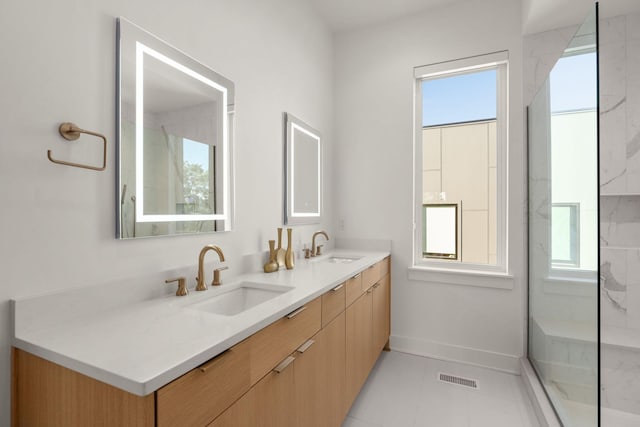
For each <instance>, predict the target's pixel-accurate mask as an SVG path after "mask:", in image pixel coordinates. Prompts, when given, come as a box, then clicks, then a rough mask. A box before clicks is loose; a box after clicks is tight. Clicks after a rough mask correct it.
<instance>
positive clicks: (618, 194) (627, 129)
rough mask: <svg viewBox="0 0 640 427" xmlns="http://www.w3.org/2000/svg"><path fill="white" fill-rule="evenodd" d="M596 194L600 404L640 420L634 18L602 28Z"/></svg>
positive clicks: (639, 29) (637, 36) (639, 22)
mask: <svg viewBox="0 0 640 427" xmlns="http://www.w3.org/2000/svg"><path fill="white" fill-rule="evenodd" d="M600 194H601V197H600V256H601V258H600V297H601V298H600V315H601V337H602V347H601V355H602V360H601V369H602V372H601V391H602V404H603V406H606V407H610V408H613V409H617V410H621V411H625V412H632V413H636V414H640V348H639V347H638V346H637V343H640V14H633V15H625V16H619V17H615V18H611V19H606V20H602V21H601V22H600ZM634 342H635V344H634Z"/></svg>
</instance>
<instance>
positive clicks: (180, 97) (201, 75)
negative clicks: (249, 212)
mask: <svg viewBox="0 0 640 427" xmlns="http://www.w3.org/2000/svg"><path fill="white" fill-rule="evenodd" d="M116 34H117V48H118V55H117V57H118V61H117V76H118V84H117V106H118V111H117V114H116V117H117V122H118V123H117V130H118V140H117V147H118V157H119V162H118V166H119V168H118V174H117V176H118V178H117V189H118V191H117V192H118V200H117V206H118V214H117V237H119V238H121V239H129V238H137V237H151V236H165V235H173V234H189V233H203V232H216V231H228V230H230V229H231V225H232V224H231V222H232V221H231V219H232V211H231V208H232V194H233V182H232V177H233V174H232V165H233V157H232V154H233V150H232V148H233V144H232V142H233V138H232V137H233V113H234V85H233V82H232V81H230V80H229V79H227V78H225V77H223V76H221V75H220V74H218V73H216V72H215V71H213V70H211V69H210V68H208V67H206V66H205V65H203V64H201V63H200V62H198V61H196V60H194V59H193V58H191V57H189V56H187V55H186V54H184V53H182V52H180V51H179V50H177V49H175V48H174V47H172V46H170V45H168V44H167V43H165V42H163V41H162V40H160V39H158V38H157V37H155V36H154V35H152V34H150V33H148V32H146V31H145V30H143V29H141V28H139V27H137V26H136V25H134V24H132V23H131V22H129V21H127V20H125V19H123V18H119V19H118V20H117V32H116Z"/></svg>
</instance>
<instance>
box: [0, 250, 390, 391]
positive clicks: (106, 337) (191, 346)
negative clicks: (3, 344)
mask: <svg viewBox="0 0 640 427" xmlns="http://www.w3.org/2000/svg"><path fill="white" fill-rule="evenodd" d="M349 255H351V256H354V257H355V256H358V257H362V258H360V259H357V260H354V261H352V262H349V263H344V264H342V263H329V262H326V258H328V257H329V256H349ZM388 255H389V252H385V251H364V250H344V249H340V250H334V251H331V253H329V254H327V255H324V256H323V257H319V258H317V259H313V260H304V259H303V260H297V261H296V266H295V269H293V270H284V269H281V270H280V271H278V272H276V273H271V274H265V273H255V274H247V275H242V276H238V277H236V278H235V279H234V280H233V282H230V283H228V284H226V283H224V281H223V284H222V285H221V286H220V287H216V288H211V287H210V288H209V290H207V291H205V292H195V291H190V293H189V295H187V296H185V297H176V296H173V295H172V296H170V297H158V298H152V299H148V300H142V301H134V302H131V303H127V302H126V296H124V297H123V296H122V295H113V298H115V299H116V300H117V301H118V304H112V305H111V306H110V307H109V308H106V309H105V308H104V307H105V302H104V299H105V298H109V295H110V294H109V292H110V290H109V289H105V287H102V288H97V287H96V289H95V293H93V294H92V292H93V290H92V289H89V290H87V288H83V289H82V290H80V291H78V292H77V294H74V293H73V291H66V292H62V293H57V294H51V295H44V296H37V297H28V298H20V299H15V300H12V307H13V316H14V329H15V330H14V338H13V345H14V346H15V347H17V348H20V349H22V350H25V351H28V352H30V353H33V354H35V355H37V356H40V357H42V358H44V359H47V360H49V361H52V362H54V363H57V364H59V365H62V366H65V367H67V368H69V369H72V370H74V371H77V372H80V373H82V374H84V375H87V376H89V377H92V378H95V379H97V380H100V381H103V382H105V383H107V384H111V385H113V386H115V387H118V388H120V389H123V390H126V391H128V392H130V393H133V394H136V395H139V396H146V395H148V394H150V393H153V392H154V391H156V390H157V389H159V388H160V387H162V386H164V385H165V384H167V383H169V382H171V381H173V380H174V379H176V378H178V377H179V376H181V375H183V374H185V373H186V372H188V371H190V370H191V369H193V368H195V367H197V366H199V365H201V364H202V363H204V362H206V361H207V360H209V359H211V358H212V357H214V356H216V355H218V354H220V353H221V352H223V351H224V350H226V349H228V348H229V347H231V346H233V345H235V344H237V343H238V342H240V341H242V340H243V339H245V338H247V337H248V336H250V335H252V334H253V333H255V332H257V331H258V330H260V329H262V328H264V327H265V326H267V325H269V324H271V323H273V322H274V321H276V320H278V319H279V318H281V317H283V316H284V315H286V314H288V313H290V312H291V311H293V310H295V309H297V308H298V307H300V306H301V305H303V304H305V303H307V302H309V301H311V300H312V299H314V298H316V297H318V296H319V295H322V294H323V293H325V292H326V291H328V290H329V289H331V288H333V287H335V286H336V285H338V284H340V283H342V282H344V281H345V280H346V279H348V278H350V277H352V276H353V275H355V274H357V273H359V272H360V271H362V270H364V269H365V268H367V267H368V266H369V265H371V264H373V263H375V262H378V261H380V260H382V259H383V258H384V257H386V256H388ZM242 281H249V282H258V283H264V284H270V285H277V286H288V287H291V288H292V289H291V290H290V291H288V292H285V293H283V294H281V295H278V296H276V297H275V298H273V299H271V300H268V301H266V302H264V303H262V304H259V305H257V306H255V307H253V308H250V309H249V310H247V311H245V312H242V313H239V314H237V315H235V316H222V315H217V314H212V313H207V312H204V311H201V310H197V309H195V308H193V307H190V306H191V305H192V304H196V303H198V302H202V301H204V300H206V299H209V298H211V297H214V296H216V295H219V294H221V293H224V292H227V291H228V290H229V289H230V288H231V287H234V286H235V285H236V284H238V283H240V282H242ZM158 286H165V285H164V284H163V283H162V284H158ZM91 288H94V287H91ZM114 292H115V290H113V291H112V293H114ZM92 304H95V309H92ZM76 305H77V306H78V307H79V308H78V310H76V311H75V312H74V309H73V307H75V306H76ZM107 306H108V304H107ZM101 307H102V308H103V309H100V308H101Z"/></svg>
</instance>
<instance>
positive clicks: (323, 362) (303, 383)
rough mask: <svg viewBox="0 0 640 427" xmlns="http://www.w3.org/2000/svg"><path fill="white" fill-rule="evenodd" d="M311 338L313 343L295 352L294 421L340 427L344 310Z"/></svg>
mask: <svg viewBox="0 0 640 427" xmlns="http://www.w3.org/2000/svg"><path fill="white" fill-rule="evenodd" d="M313 340H314V344H313V346H311V347H309V348H308V349H306V351H304V352H303V353H298V357H297V358H296V361H295V365H294V377H295V378H294V382H295V390H296V402H295V408H296V425H297V426H308V427H314V426H315V427H333V426H335V427H340V426H341V425H342V421H343V420H344V417H345V416H346V406H345V401H344V386H345V375H344V374H345V313H344V312H342V313H340V314H339V315H338V316H337V317H336V318H335V319H334V320H332V321H331V322H330V323H329V324H328V325H327V326H326V327H325V328H323V329H322V330H321V331H320V332H318V333H317V334H316V335H315V336H314V337H313Z"/></svg>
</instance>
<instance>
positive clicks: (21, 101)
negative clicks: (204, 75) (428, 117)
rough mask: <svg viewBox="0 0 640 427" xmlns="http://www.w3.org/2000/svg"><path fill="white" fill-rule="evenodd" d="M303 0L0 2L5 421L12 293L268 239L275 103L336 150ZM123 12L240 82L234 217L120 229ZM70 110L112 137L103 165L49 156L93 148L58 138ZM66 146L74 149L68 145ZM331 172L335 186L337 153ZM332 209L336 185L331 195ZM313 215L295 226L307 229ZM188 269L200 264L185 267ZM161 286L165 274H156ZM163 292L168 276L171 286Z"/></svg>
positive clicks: (318, 47) (320, 48)
mask: <svg viewBox="0 0 640 427" xmlns="http://www.w3.org/2000/svg"><path fill="white" fill-rule="evenodd" d="M305 4H306V3H304V2H299V1H297V0H210V1H202V0H185V1H180V2H176V1H168V0H161V1H151V0H140V1H135V2H132V1H125V0H95V1H91V2H80V1H74V0H58V1H56V2H49V1H44V0H41V1H38V2H36V3H33V2H22V1H18V0H9V1H7V2H4V3H3V6H2V13H1V14H0V40H2V43H0V57H1V58H3V59H2V72H1V76H2V78H1V79H0V94H2V95H1V96H0V116H1V117H2V124H3V125H2V127H0V195H1V197H2V202H1V203H0V218H1V219H2V221H1V222H0V236H2V238H1V239H0V266H1V268H0V275H1V277H2V280H1V281H0V318H1V319H2V321H1V322H0V325H1V327H0V414H1V415H0V425H8V423H9V412H10V411H9V400H10V399H9V373H10V370H9V355H10V336H11V330H10V319H11V318H10V313H9V303H8V300H9V298H12V297H15V296H20V295H30V294H35V293H41V292H48V291H53V290H56V289H62V288H69V287H76V286H89V285H93V284H103V283H107V282H109V281H112V280H115V279H118V278H131V277H140V276H141V277H144V276H145V275H152V274H157V273H158V272H160V271H168V270H171V269H174V268H181V267H185V266H193V274H194V275H195V265H196V263H197V256H198V252H199V250H200V248H201V247H202V246H203V245H205V244H207V243H215V244H218V245H220V246H221V247H222V248H223V249H224V251H225V254H226V255H227V259H228V260H229V264H230V266H231V270H230V271H228V272H225V273H229V275H228V276H227V277H229V276H230V275H232V274H234V271H238V270H239V269H240V266H241V261H242V257H243V256H244V255H246V254H251V253H255V252H258V251H265V250H266V249H267V240H268V239H270V238H275V232H276V230H275V227H277V226H278V225H280V224H282V217H283V213H282V200H283V194H282V192H283V190H282V188H283V182H282V176H283V169H282V167H283V142H282V112H283V111H289V112H291V113H293V114H295V115H296V116H298V117H300V118H301V119H303V120H305V121H307V122H308V123H309V124H310V125H312V126H314V127H315V128H317V129H319V130H321V131H322V133H323V135H324V136H325V143H326V144H325V150H326V151H325V155H326V156H327V158H331V156H332V143H331V136H332V132H333V130H332V117H333V116H332V111H331V107H332V105H333V102H332V87H333V84H332V61H333V57H332V39H331V35H330V33H329V31H328V30H327V28H326V27H325V25H324V24H323V23H321V22H320V21H319V19H318V18H317V17H316V15H315V14H314V12H312V11H311V10H310V9H309V8H308V6H306V5H305ZM116 16H124V17H126V18H128V19H130V20H131V21H133V22H135V23H137V24H138V25H140V26H142V27H143V28H145V29H147V30H148V31H150V32H152V33H154V34H156V35H158V36H159V37H161V38H163V39H165V40H166V41H168V42H170V43H171V44H173V45H175V46H176V47H179V48H180V49H182V50H183V51H185V52H186V53H188V54H190V55H192V56H194V57H195V58H198V59H199V60H200V61H202V62H203V63H205V64H207V65H209V66H210V67H212V68H213V69H215V70H216V71H218V72H219V73H221V74H223V75H225V76H226V77H228V78H230V79H231V80H233V81H234V82H235V84H236V112H237V113H236V129H235V131H236V138H235V143H236V150H235V155H236V178H237V180H236V199H235V201H236V229H235V231H233V232H229V233H224V234H215V235H202V236H191V237H185V236H181V237H168V238H155V239H147V240H132V241H116V240H115V238H114V236H115V212H116V202H115V199H116V197H115V194H116V189H115V172H116V161H115V159H114V155H115V148H114V136H115V135H114V128H115V116H114V115H115V113H114V112H115V17H116ZM64 121H73V122H75V123H76V124H78V125H79V126H81V127H84V128H87V129H91V130H95V131H98V132H103V133H105V134H106V135H107V137H108V139H109V143H110V146H109V150H108V151H109V160H108V162H107V170H106V171H105V172H102V173H98V172H93V171H87V170H82V169H75V168H69V167H64V166H59V165H55V164H53V163H51V162H49V161H48V160H47V158H46V150H47V149H49V148H50V149H52V150H53V153H54V155H55V156H57V157H59V158H63V159H65V158H67V157H68V156H69V157H72V156H73V157H74V158H75V159H76V160H83V159H84V158H88V159H89V160H92V161H95V158H94V157H92V156H93V152H94V151H100V148H99V144H98V143H97V142H94V141H92V140H91V139H88V137H86V136H83V137H82V138H81V141H82V142H80V143H74V144H70V143H67V142H64V141H63V140H62V139H61V138H60V137H59V136H58V135H57V126H58V124H59V123H61V122H64ZM69 145H73V148H68V146H69ZM325 164H326V168H327V169H326V170H325V173H324V176H325V184H326V186H327V188H328V189H330V188H331V185H332V174H331V168H332V166H331V162H325ZM325 201H326V203H327V205H326V206H325V208H326V212H328V213H331V211H332V206H331V201H332V198H331V197H330V193H329V195H328V197H326V198H325ZM317 228H323V229H325V230H327V231H328V232H329V235H330V236H333V228H332V220H331V217H330V216H329V217H327V219H326V220H325V221H324V222H323V223H322V224H321V225H319V226H318V227H313V226H307V227H297V228H296V229H295V231H294V236H295V237H294V240H295V241H297V240H298V239H302V240H303V241H307V240H310V238H311V233H312V231H313V230H315V229H317ZM193 277H195V276H193ZM164 286H166V285H165V284H164V283H161V282H159V283H158V287H164ZM167 291H169V288H167Z"/></svg>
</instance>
